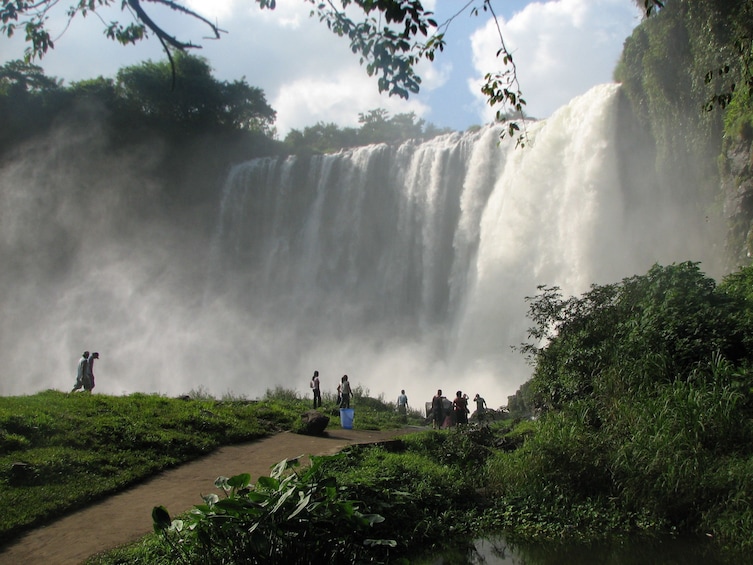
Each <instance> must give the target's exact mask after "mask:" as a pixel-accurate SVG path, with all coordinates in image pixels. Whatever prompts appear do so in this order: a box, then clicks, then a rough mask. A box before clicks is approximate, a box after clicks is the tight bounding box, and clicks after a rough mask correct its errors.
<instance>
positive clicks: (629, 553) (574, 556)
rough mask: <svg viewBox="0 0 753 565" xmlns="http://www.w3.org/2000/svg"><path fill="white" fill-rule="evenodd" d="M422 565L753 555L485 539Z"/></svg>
mask: <svg viewBox="0 0 753 565" xmlns="http://www.w3.org/2000/svg"><path fill="white" fill-rule="evenodd" d="M414 563H417V564H419V565H481V564H483V565H607V564H608V565H733V564H735V565H739V564H740V563H753V557H750V556H748V557H747V558H741V557H740V556H739V555H737V556H733V555H727V554H723V553H722V551H721V550H720V549H719V548H718V547H716V546H715V545H713V544H712V543H711V542H705V541H703V540H694V539H693V540H689V539H674V538H671V539H653V538H652V539H631V540H626V541H618V542H611V543H607V542H603V543H595V544H588V545H584V544H554V543H544V544H541V543H540V544H534V543H530V544H512V543H509V542H507V541H506V540H505V538H504V537H501V536H500V537H487V538H481V539H478V540H476V541H475V542H473V543H472V544H469V546H468V547H463V548H456V549H446V550H434V551H432V552H429V553H428V554H427V555H425V556H423V557H422V558H420V559H418V560H415V561H414Z"/></svg>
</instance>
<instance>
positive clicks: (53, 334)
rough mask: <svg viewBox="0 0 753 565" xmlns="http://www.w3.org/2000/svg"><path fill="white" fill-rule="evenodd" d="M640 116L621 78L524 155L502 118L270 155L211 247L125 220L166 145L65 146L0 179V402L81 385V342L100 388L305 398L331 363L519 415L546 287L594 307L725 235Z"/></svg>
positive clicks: (553, 121)
mask: <svg viewBox="0 0 753 565" xmlns="http://www.w3.org/2000/svg"><path fill="white" fill-rule="evenodd" d="M630 124H631V120H630V117H629V115H627V114H625V112H624V106H623V105H622V104H621V97H620V94H619V87H618V86H616V85H604V86H600V87H597V88H594V89H593V90H591V91H590V92H588V93H586V94H585V95H584V96H582V97H579V98H577V99H575V100H573V101H572V102H571V103H570V104H568V105H567V106H565V107H563V108H561V109H560V110H559V111H558V112H556V113H555V114H554V115H552V116H551V117H550V118H548V119H547V120H545V121H541V122H536V123H533V122H531V123H529V124H528V125H527V128H528V132H527V133H528V143H527V145H526V147H524V148H517V149H516V148H515V147H514V142H513V141H511V140H503V141H502V142H500V137H499V135H500V130H499V129H498V128H496V127H487V128H482V129H480V130H478V131H475V132H467V133H464V134H451V135H445V136H441V137H438V138H436V139H433V140H430V141H427V142H424V143H418V142H408V143H404V144H402V145H399V146H388V145H376V146H370V147H362V148H356V149H351V150H346V151H341V152H340V153H337V154H334V155H323V156H313V157H306V158H303V157H288V158H266V159H256V160H253V161H250V162H247V163H242V164H239V165H237V166H235V167H234V168H233V169H232V171H231V172H230V174H229V177H228V178H227V181H226V183H225V186H224V188H223V190H222V194H221V195H219V196H218V199H217V201H218V204H219V218H218V222H217V227H216V231H215V234H214V236H213V237H212V238H211V239H212V240H211V241H207V238H206V236H205V234H204V233H202V232H201V231H191V230H190V229H189V228H187V227H186V226H184V225H180V226H178V225H175V223H170V219H169V218H168V219H167V220H166V221H165V218H166V217H167V214H166V213H165V214H163V215H162V216H160V217H159V218H158V219H156V218H154V217H149V218H143V217H141V216H142V215H143V209H144V205H142V207H141V208H138V209H137V211H136V212H135V213H126V212H125V210H128V209H129V208H128V205H124V203H127V202H132V201H134V200H135V201H137V202H141V201H144V202H150V201H151V200H150V196H149V195H150V194H151V192H150V191H151V190H152V189H151V188H150V184H149V180H148V179H150V178H152V177H150V176H149V171H148V168H149V160H148V159H147V158H145V156H146V155H149V154H150V152H148V151H145V152H143V154H138V155H134V156H133V158H132V159H130V160H128V161H126V160H124V159H123V157H122V156H110V155H107V154H102V155H100V156H94V155H91V151H92V148H93V147H94V148H102V147H104V144H98V143H97V142H96V140H93V139H90V138H89V137H88V136H89V135H94V134H90V133H87V134H85V135H83V136H82V139H80V140H79V141H76V143H74V144H73V145H71V143H72V142H73V141H74V140H75V139H76V138H75V137H73V136H71V135H70V134H68V133H66V134H65V135H64V134H63V133H60V137H61V138H62V137H64V139H65V140H66V144H65V145H60V144H57V143H55V141H54V140H51V141H48V142H46V143H47V145H44V146H42V147H35V148H34V149H33V154H32V153H31V150H30V154H32V155H33V158H28V159H25V158H24V159H18V160H16V161H14V162H13V163H12V164H10V165H7V164H6V165H5V166H3V167H2V168H1V169H0V188H1V189H2V192H0V218H1V219H2V222H0V235H2V237H0V259H2V263H3V265H4V266H7V265H10V266H11V267H12V268H5V269H3V270H2V271H0V282H1V283H2V285H3V288H4V289H5V293H4V295H3V296H2V297H0V300H1V301H2V308H3V314H4V315H3V318H2V320H0V338H1V339H0V360H2V363H3V365H4V367H5V369H6V371H7V374H8V375H22V376H21V377H19V378H18V379H6V380H5V382H2V383H0V386H1V387H2V390H0V394H19V393H29V392H33V391H36V390H40V389H43V388H58V389H68V387H70V386H72V384H73V376H74V370H75V364H76V362H77V360H78V358H79V356H80V355H81V351H83V349H85V348H86V349H91V350H95V349H96V350H98V351H100V353H101V359H100V361H99V363H100V375H99V377H98V380H97V388H96V389H95V392H102V393H110V394H121V393H129V392H160V393H163V394H170V395H176V394H183V393H186V392H189V391H190V390H192V389H200V388H203V389H205V390H207V391H208V392H210V393H212V394H215V395H218V396H219V395H222V394H224V393H227V392H230V393H233V394H237V395H245V396H248V397H251V398H253V397H256V396H260V395H262V394H264V392H265V390H266V389H268V388H273V387H275V386H282V387H285V388H292V389H298V390H300V391H302V392H303V391H306V392H308V388H307V384H308V380H309V378H310V376H311V374H312V373H313V371H314V370H315V369H316V370H319V372H320V377H321V382H322V386H323V388H324V391H325V392H334V389H335V386H336V383H337V381H338V380H339V378H340V377H341V376H342V375H343V374H348V375H349V376H350V380H351V382H352V383H353V385H354V386H359V385H360V386H362V387H363V388H364V389H368V390H369V391H370V393H371V394H372V395H378V394H381V393H384V395H385V399H387V400H390V401H392V400H394V399H395V398H396V397H397V394H398V393H399V391H400V389H405V390H406V392H407V394H408V397H409V400H410V404H411V405H413V406H416V407H419V406H421V405H422V404H423V402H424V401H426V400H429V399H430V398H431V396H432V394H433V393H434V392H436V389H437V388H442V389H443V391H444V392H445V394H447V395H448V396H452V395H453V394H454V392H455V391H456V390H462V391H464V392H467V393H468V394H469V395H470V396H473V395H474V394H475V393H477V392H478V393H480V394H481V395H482V396H484V397H485V398H486V400H487V402H488V404H489V406H491V407H498V406H501V405H505V404H506V403H507V396H508V395H511V394H513V393H514V392H515V391H516V390H517V388H518V387H519V386H520V385H521V384H522V383H523V382H524V381H525V380H526V379H527V378H528V377H529V376H530V367H528V366H526V365H525V363H524V360H523V358H522V357H521V355H520V354H519V353H517V352H515V351H512V350H511V346H517V345H519V344H520V343H521V342H523V341H526V329H527V327H528V325H529V324H528V320H527V319H526V317H525V313H526V310H527V304H526V302H525V297H526V296H532V295H535V293H536V291H537V286H538V285H541V284H546V285H557V286H559V287H561V289H562V292H563V294H564V295H565V296H568V295H573V294H580V293H582V292H584V291H585V290H587V289H588V287H589V285H590V284H591V283H607V282H615V281H619V280H620V279H621V278H623V277H626V276H631V275H633V274H641V273H644V272H645V271H646V270H647V269H648V268H649V267H650V266H651V265H652V264H653V263H656V262H658V263H662V264H667V263H671V262H677V261H684V260H699V261H705V260H706V259H708V257H709V256H711V255H712V253H713V243H714V241H722V240H723V239H722V238H721V237H719V238H717V239H714V238H711V237H709V236H708V234H707V233H706V232H704V231H703V230H702V229H701V228H700V227H699V226H698V225H697V223H694V221H691V220H690V218H693V217H695V216H694V214H693V212H694V210H695V209H696V207H697V206H698V205H699V203H696V202H686V200H688V199H687V198H686V197H684V196H683V195H684V194H687V191H685V192H683V191H682V190H680V191H679V192H678V191H676V189H675V188H673V187H668V186H659V184H660V183H659V182H658V181H657V180H656V176H655V175H654V174H653V173H652V171H653V170H654V168H655V167H654V162H653V158H654V157H653V155H652V153H651V150H650V148H646V147H644V141H645V138H640V139H638V138H636V137H635V135H639V133H640V132H638V133H637V134H636V133H635V132H636V130H637V128H635V127H634V126H632V127H631V126H630ZM84 131H86V132H89V131H90V130H89V129H86V130H84ZM79 154H85V155H90V158H88V159H87V161H86V163H85V164H84V165H81V166H79V165H76V164H75V163H76V161H75V160H74V159H75V158H76V156H77V155H79ZM95 157H96V158H95ZM644 158H645V159H644ZM145 179H147V180H145ZM84 188H86V190H85V191H84ZM680 188H682V187H680ZM134 191H137V192H136V194H134ZM154 192H155V193H159V191H158V190H155V191H154ZM700 204H701V205H702V204H703V203H700ZM82 210H85V211H86V214H85V215H84V214H83V212H82ZM205 213H206V214H210V215H212V216H213V217H214V216H215V215H216V214H217V211H216V210H207V211H205ZM82 217H85V218H86V219H85V221H82ZM704 264H705V263H704ZM707 272H710V271H709V270H708V269H707ZM711 274H715V273H713V272H711ZM356 409H357V406H356Z"/></svg>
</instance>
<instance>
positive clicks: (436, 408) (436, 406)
mask: <svg viewBox="0 0 753 565" xmlns="http://www.w3.org/2000/svg"><path fill="white" fill-rule="evenodd" d="M443 402H444V396H442V389H441V388H440V389H439V390H438V391H437V394H435V395H434V398H432V399H431V427H432V428H433V429H435V430H441V429H442V424H443V423H444V416H445V414H444V405H443Z"/></svg>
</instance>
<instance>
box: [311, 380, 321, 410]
mask: <svg viewBox="0 0 753 565" xmlns="http://www.w3.org/2000/svg"><path fill="white" fill-rule="evenodd" d="M310 384H311V390H313V391H314V410H316V408H318V407H319V406H321V405H322V391H321V389H320V388H319V371H314V376H313V377H311V383H310Z"/></svg>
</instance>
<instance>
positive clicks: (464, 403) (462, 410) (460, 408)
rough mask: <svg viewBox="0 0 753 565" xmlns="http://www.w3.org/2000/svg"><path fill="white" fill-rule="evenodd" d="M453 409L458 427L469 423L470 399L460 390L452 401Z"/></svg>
mask: <svg viewBox="0 0 753 565" xmlns="http://www.w3.org/2000/svg"><path fill="white" fill-rule="evenodd" d="M452 409H453V410H454V411H455V424H457V425H458V426H461V425H464V424H467V423H468V397H467V396H463V391H462V390H459V391H458V392H457V394H456V395H455V400H453V401H452Z"/></svg>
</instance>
